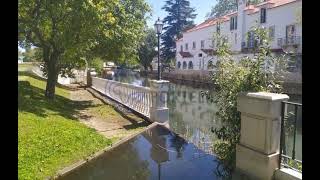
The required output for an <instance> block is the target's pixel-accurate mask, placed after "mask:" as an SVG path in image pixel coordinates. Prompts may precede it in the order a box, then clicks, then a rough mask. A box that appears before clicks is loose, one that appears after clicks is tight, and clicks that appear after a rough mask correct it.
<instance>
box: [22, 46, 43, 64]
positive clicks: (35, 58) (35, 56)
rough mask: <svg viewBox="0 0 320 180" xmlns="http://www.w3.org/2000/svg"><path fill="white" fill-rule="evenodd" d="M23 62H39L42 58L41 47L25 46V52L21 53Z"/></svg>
mask: <svg viewBox="0 0 320 180" xmlns="http://www.w3.org/2000/svg"><path fill="white" fill-rule="evenodd" d="M21 56H23V61H24V62H40V61H41V59H42V50H41V48H27V49H26V51H25V52H23V53H21Z"/></svg>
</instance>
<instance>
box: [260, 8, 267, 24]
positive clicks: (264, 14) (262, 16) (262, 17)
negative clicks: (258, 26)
mask: <svg viewBox="0 0 320 180" xmlns="http://www.w3.org/2000/svg"><path fill="white" fill-rule="evenodd" d="M266 18H267V9H266V8H261V9H260V23H265V22H266Z"/></svg>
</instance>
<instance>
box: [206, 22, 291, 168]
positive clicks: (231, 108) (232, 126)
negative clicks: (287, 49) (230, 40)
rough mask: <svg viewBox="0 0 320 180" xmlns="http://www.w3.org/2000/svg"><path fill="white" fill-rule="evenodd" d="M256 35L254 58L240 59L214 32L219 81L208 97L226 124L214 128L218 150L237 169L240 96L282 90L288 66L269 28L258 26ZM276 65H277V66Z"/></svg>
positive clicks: (214, 79) (222, 157) (220, 156)
mask: <svg viewBox="0 0 320 180" xmlns="http://www.w3.org/2000/svg"><path fill="white" fill-rule="evenodd" d="M252 32H254V33H253V34H254V39H255V40H256V42H258V43H257V44H256V45H257V48H256V52H255V54H254V57H253V58H249V57H246V58H242V59H241V60H240V61H239V62H237V61H236V60H235V59H234V57H233V56H232V55H231V53H230V48H229V45H228V44H227V42H226V41H224V37H223V36H222V35H219V34H216V35H215V36H214V38H213V39H214V40H215V42H219V43H218V46H217V57H218V62H219V63H217V69H216V72H215V73H214V75H213V78H212V79H213V81H214V83H215V85H216V88H215V92H216V93H215V94H214V96H213V95H210V92H207V93H206V95H207V97H208V98H209V99H210V100H212V101H213V102H215V103H216V104H217V107H218V111H217V117H218V118H219V119H220V120H221V122H222V126H221V127H219V128H213V129H212V131H213V132H214V133H215V134H216V135H217V137H218V139H219V141H216V142H215V145H214V151H215V152H216V154H217V155H218V156H219V158H221V159H222V160H223V161H224V162H225V163H226V166H228V167H230V169H233V167H234V162H235V161H234V160H235V159H234V158H235V146H236V144H237V143H238V142H239V139H240V122H241V121H240V113H239V112H238V110H237V97H238V95H239V93H242V92H259V91H266V92H274V93H281V90H282V83H281V82H279V81H277V80H276V78H277V76H278V74H281V73H282V72H283V71H285V70H286V64H287V59H286V55H285V54H284V55H283V56H275V55H273V54H272V53H271V52H270V44H269V39H268V38H269V36H268V32H267V30H266V29H264V28H261V27H254V28H253V29H252ZM275 67H277V68H276V69H275Z"/></svg>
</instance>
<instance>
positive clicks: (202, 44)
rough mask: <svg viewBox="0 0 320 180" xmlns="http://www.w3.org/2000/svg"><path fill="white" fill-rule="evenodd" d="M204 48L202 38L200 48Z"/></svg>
mask: <svg viewBox="0 0 320 180" xmlns="http://www.w3.org/2000/svg"><path fill="white" fill-rule="evenodd" d="M203 48H204V40H202V41H201V49H203Z"/></svg>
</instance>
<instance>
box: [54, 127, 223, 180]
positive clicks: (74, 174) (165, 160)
mask: <svg viewBox="0 0 320 180" xmlns="http://www.w3.org/2000/svg"><path fill="white" fill-rule="evenodd" d="M216 168H219V163H218V161H216V158H215V157H214V156H213V155H211V154H208V153H205V152H204V151H202V150H200V149H199V148H197V147H196V146H194V145H193V144H191V143H188V142H187V141H185V140H183V139H182V138H180V137H179V136H177V135H176V134H174V133H172V132H170V131H169V130H168V129H166V128H163V127H162V126H155V127H154V128H151V129H149V130H147V131H146V132H144V133H142V134H140V135H138V136H136V137H134V138H132V139H131V140H129V141H127V142H125V143H123V144H121V145H119V146H117V147H115V148H114V149H112V150H111V151H109V152H106V153H104V154H103V155H101V156H100V157H98V158H97V159H94V160H92V161H91V162H89V163H87V164H86V165H84V166H82V167H80V168H77V169H75V170H73V171H71V172H70V173H69V174H67V175H66V176H64V177H61V178H59V179H61V180H64V179H66V180H84V179H86V180H87V179H115V180H117V179H119V180H120V179H150V180H151V179H163V180H165V179H185V180H188V179H195V178H198V179H204V180H205V179H211V180H212V179H221V177H219V176H217V175H216V174H215V169H216ZM220 168H221V167H220Z"/></svg>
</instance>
